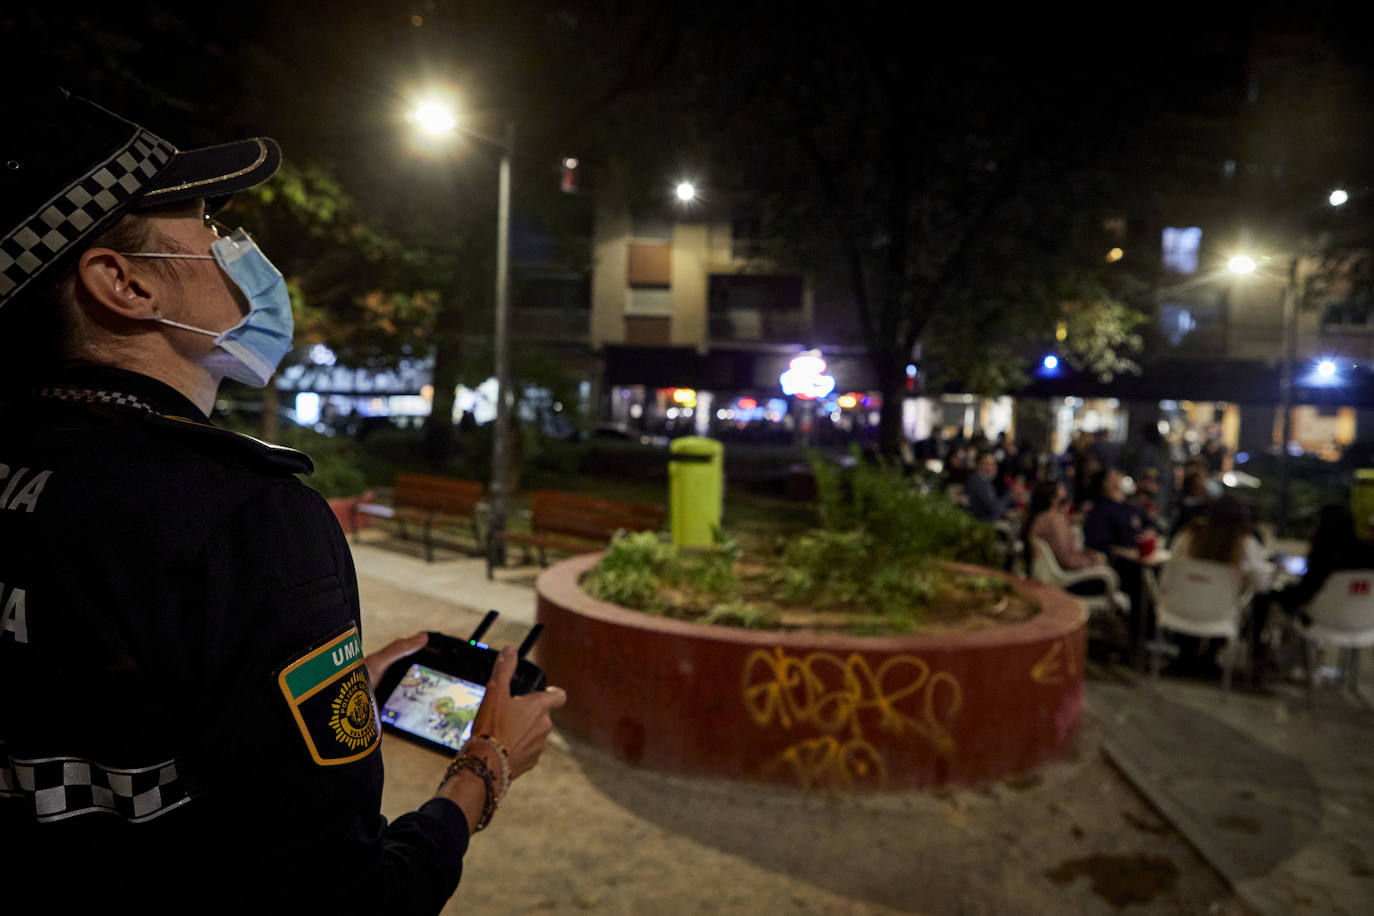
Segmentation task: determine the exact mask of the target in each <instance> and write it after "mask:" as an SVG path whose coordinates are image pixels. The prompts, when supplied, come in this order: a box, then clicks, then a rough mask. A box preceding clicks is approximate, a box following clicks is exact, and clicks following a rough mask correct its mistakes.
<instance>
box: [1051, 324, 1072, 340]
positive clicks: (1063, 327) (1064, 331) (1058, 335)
mask: <svg viewBox="0 0 1374 916" xmlns="http://www.w3.org/2000/svg"><path fill="white" fill-rule="evenodd" d="M1068 337H1069V325H1068V323H1067V322H1064V321H1061V322H1059V324H1058V325H1057V326H1056V327H1055V329H1054V339H1055V340H1067V339H1068Z"/></svg>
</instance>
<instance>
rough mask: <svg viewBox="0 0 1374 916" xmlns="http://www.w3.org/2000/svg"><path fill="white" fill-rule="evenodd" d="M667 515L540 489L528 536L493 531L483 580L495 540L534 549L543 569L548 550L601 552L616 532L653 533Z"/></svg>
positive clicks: (634, 505)
mask: <svg viewBox="0 0 1374 916" xmlns="http://www.w3.org/2000/svg"><path fill="white" fill-rule="evenodd" d="M667 514H668V513H667V510H665V509H664V508H663V507H662V506H650V505H646V504H644V503H621V502H614V501H612V500H609V499H596V498H595V497H591V496H579V495H577V494H574V493H558V492H555V491H552V490H540V491H539V492H537V493H535V494H534V501H533V503H532V505H531V507H530V513H529V518H530V533H529V534H525V533H524V532H520V531H494V532H492V536H491V537H490V538H488V539H487V578H488V579H490V578H491V577H492V568H493V567H494V566H495V564H496V552H497V541H498V540H502V541H508V542H510V543H515V544H521V545H524V546H526V547H527V548H528V547H537V548H538V549H539V565H540V566H544V565H547V559H546V553H545V552H546V551H548V550H556V551H558V552H560V553H573V554H576V553H590V552H592V551H593V550H601V549H603V548H605V546H606V545H607V544H609V543H610V542H611V538H612V537H613V536H614V535H615V533H616V532H617V531H621V530H624V531H657V530H658V529H659V528H661V527H663V519H664V517H665V516H666V515H667Z"/></svg>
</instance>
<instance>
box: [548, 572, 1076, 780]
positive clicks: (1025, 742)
mask: <svg viewBox="0 0 1374 916" xmlns="http://www.w3.org/2000/svg"><path fill="white" fill-rule="evenodd" d="M602 556H603V554H600V553H596V554H588V555H585V556H580V557H575V558H573V559H570V560H565V561H563V562H561V563H557V564H555V565H553V566H551V567H549V568H548V569H546V570H545V571H544V572H543V573H542V574H541V575H540V576H539V579H538V582H537V584H536V591H537V593H538V612H537V613H538V619H539V622H540V623H542V624H544V625H545V626H546V627H547V628H548V632H547V633H546V634H545V636H544V638H543V640H542V641H541V643H540V649H539V659H540V664H541V665H542V666H543V668H544V670H545V671H546V672H547V673H548V677H549V682H550V683H552V684H558V685H559V686H561V687H564V688H566V689H567V691H568V702H567V705H566V706H564V707H563V708H562V709H561V710H559V711H558V712H557V714H556V719H557V721H558V726H559V728H560V729H562V730H564V731H565V732H567V733H568V734H570V735H572V736H573V737H575V738H578V739H580V740H582V741H585V742H587V743H589V744H592V745H593V746H595V747H599V748H601V749H603V750H607V751H610V752H612V753H614V754H616V755H617V756H619V757H620V758H621V759H623V760H626V761H628V762H630V763H634V764H641V765H643V766H645V767H649V768H652V769H656V770H665V771H669V772H673V773H679V774H683V775H689V776H705V777H715V778H721V779H731V780H741V781H752V782H761V783H772V784H777V785H790V786H797V787H799V788H803V789H813V788H826V789H835V790H840V791H850V792H882V791H902V790H906V789H914V788H924V787H928V786H937V785H941V784H944V783H950V782H953V783H962V784H976V783H980V782H984V781H987V780H993V779H1001V778H1004V777H1007V776H1010V775H1013V774H1016V773H1021V772H1025V771H1026V770H1030V769H1032V768H1034V767H1036V766H1038V765H1039V764H1041V763H1044V762H1045V761H1048V760H1050V759H1052V758H1054V757H1056V756H1058V755H1059V754H1060V753H1061V752H1063V751H1064V750H1065V749H1066V748H1067V746H1068V745H1069V744H1070V742H1071V741H1072V740H1073V738H1074V735H1075V734H1076V732H1077V729H1078V724H1079V720H1080V718H1081V716H1082V711H1083V662H1084V658H1085V655H1086V651H1087V629H1086V628H1087V620H1088V615H1087V611H1086V609H1085V608H1084V606H1083V604H1082V602H1080V601H1078V600H1077V599H1076V598H1074V597H1072V596H1071V595H1069V594H1067V593H1065V592H1063V591H1060V590H1058V589H1054V588H1049V587H1048V586H1044V585H1040V584H1038V583H1035V582H1031V581H1029V580H1026V579H1019V578H1014V577H1007V578H1008V579H1009V580H1010V581H1011V582H1012V583H1013V585H1014V586H1015V588H1016V589H1017V591H1019V592H1021V593H1022V594H1024V595H1026V596H1027V597H1029V598H1031V599H1033V600H1035V601H1038V602H1039V603H1040V606H1041V611H1040V613H1039V614H1037V615H1036V616H1035V617H1033V618H1031V619H1030V620H1028V621H1025V622H1023V623H1017V624H1009V625H1007V626H1002V627H996V628H993V629H989V630H984V631H981V632H976V633H960V634H954V635H943V636H898V637H860V636H830V635H824V636H822V635H809V634H805V633H780V632H767V631H758V630H742V629H737V628H733V627H718V626H702V625H700V624H693V623H687V622H684V621H680V620H668V619H663V618H659V617H654V616H651V615H649V614H643V613H640V612H638V611H631V610H627V609H626V608H622V607H619V606H617V605H613V604H607V603H606V602H604V601H598V600H596V599H595V598H592V597H591V596H589V595H587V594H586V593H585V592H583V591H582V589H581V588H580V587H579V585H578V580H579V578H580V577H581V576H582V574H583V573H584V572H586V571H587V570H588V569H590V568H591V567H592V566H594V565H595V564H596V563H597V562H598V561H599V560H600V559H601V557H602ZM966 569H968V570H969V571H976V572H979V573H982V574H985V575H1000V573H997V572H996V571H995V570H989V569H984V568H981V567H966Z"/></svg>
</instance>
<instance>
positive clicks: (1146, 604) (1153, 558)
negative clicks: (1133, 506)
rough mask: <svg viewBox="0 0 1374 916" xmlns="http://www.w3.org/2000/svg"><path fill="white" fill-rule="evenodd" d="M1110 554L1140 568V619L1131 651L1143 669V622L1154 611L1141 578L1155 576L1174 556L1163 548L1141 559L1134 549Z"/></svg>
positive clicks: (1112, 550)
mask: <svg viewBox="0 0 1374 916" xmlns="http://www.w3.org/2000/svg"><path fill="white" fill-rule="evenodd" d="M1111 552H1112V556H1114V557H1119V558H1120V559H1122V560H1126V561H1127V562H1130V563H1135V564H1137V565H1138V566H1140V567H1141V575H1142V579H1141V583H1140V589H1141V595H1140V619H1139V620H1138V621H1136V632H1135V646H1134V647H1133V651H1134V653H1135V656H1136V662H1137V663H1138V664H1139V665H1140V666H1141V668H1144V667H1145V663H1146V659H1145V656H1144V653H1142V652H1141V651H1140V650H1141V649H1142V648H1143V647H1144V645H1145V620H1146V618H1148V617H1149V616H1150V612H1151V611H1153V610H1154V607H1153V603H1152V601H1151V598H1150V589H1149V588H1148V587H1146V585H1145V582H1144V578H1143V577H1144V576H1153V575H1155V574H1156V570H1158V569H1159V568H1160V567H1161V566H1163V565H1164V564H1165V563H1168V562H1169V561H1170V560H1171V559H1173V556H1174V555H1173V553H1172V552H1171V551H1170V550H1168V549H1167V548H1164V547H1156V548H1155V549H1154V550H1152V551H1151V552H1150V555H1149V556H1148V557H1145V558H1143V559H1142V558H1141V556H1140V550H1139V549H1137V548H1135V547H1112V548H1111Z"/></svg>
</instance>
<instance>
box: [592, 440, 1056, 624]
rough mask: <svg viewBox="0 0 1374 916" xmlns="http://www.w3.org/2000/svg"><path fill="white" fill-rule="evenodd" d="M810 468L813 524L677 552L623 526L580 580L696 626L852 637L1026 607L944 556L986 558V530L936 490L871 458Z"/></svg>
mask: <svg viewBox="0 0 1374 916" xmlns="http://www.w3.org/2000/svg"><path fill="white" fill-rule="evenodd" d="M813 465H814V467H815V470H816V481H817V493H818V503H817V509H818V513H819V516H820V522H821V524H820V525H819V526H818V527H816V528H813V529H810V530H807V531H804V532H802V533H798V534H788V535H778V536H776V537H774V538H773V539H772V540H771V542H770V541H769V540H768V539H763V540H762V542H761V543H756V544H751V545H749V547H748V549H745V548H743V547H742V546H741V545H740V544H739V543H738V542H736V541H735V540H732V539H728V538H722V540H721V541H720V543H718V544H717V546H716V548H715V549H712V550H688V551H682V550H678V549H677V548H676V547H674V546H673V545H672V544H669V543H665V542H663V541H661V540H660V539H659V537H658V535H656V534H653V533H644V534H633V535H624V536H622V537H619V538H617V539H616V540H615V542H614V543H613V544H612V545H611V548H610V550H609V552H608V553H607V555H606V557H605V558H604V559H603V560H602V561H601V562H600V563H599V564H598V565H597V566H596V567H595V568H594V569H592V570H591V571H590V572H589V573H588V574H587V576H586V577H585V578H584V579H583V582H582V586H583V588H584V589H585V590H586V591H587V593H588V594H590V595H592V596H593V597H595V598H599V599H601V600H603V601H607V602H610V603H612V604H617V605H620V606H622V607H627V608H632V609H635V610H640V611H645V612H648V613H652V614H658V615H663V616H669V617H677V618H682V619H687V620H694V621H697V622H699V623H708V624H726V625H731V626H741V627H746V628H751V629H784V630H796V629H812V630H821V631H825V630H832V631H834V630H838V631H841V632H848V633H853V634H857V635H891V634H903V633H913V632H917V631H921V630H930V629H932V628H936V629H939V628H948V627H955V628H962V629H978V628H982V627H983V626H987V625H990V624H995V623H998V622H1002V621H1015V620H1024V619H1026V618H1027V617H1029V616H1031V615H1032V614H1034V613H1035V610H1036V608H1035V607H1034V605H1033V604H1032V603H1031V602H1029V601H1027V600H1025V599H1023V598H1020V597H1018V596H1017V595H1015V594H1014V593H1013V591H1012V589H1011V587H1010V585H1009V584H1008V583H1007V581H1006V580H1005V579H1004V578H1002V577H999V576H993V575H988V576H984V575H978V574H976V573H969V572H966V571H963V570H959V569H956V568H954V567H953V566H952V565H951V563H952V562H957V561H962V562H966V563H976V564H984V565H986V564H988V563H990V562H992V561H993V558H994V551H995V546H996V534H995V532H994V531H993V529H992V528H991V527H990V526H988V525H985V524H983V523H981V522H978V521H976V520H974V519H973V518H971V517H970V516H968V515H967V514H966V513H965V512H963V511H962V510H961V509H960V508H959V507H958V506H956V505H955V504H954V503H953V502H952V501H950V500H949V499H948V498H947V497H946V496H944V495H943V494H941V493H939V492H933V491H927V490H925V489H923V488H922V487H921V486H920V485H919V484H918V483H916V482H914V481H912V480H910V479H908V478H905V477H904V476H903V475H902V474H901V473H900V472H899V471H898V470H896V469H894V468H892V467H889V466H884V465H881V464H878V465H869V464H864V463H857V464H855V465H853V466H851V467H849V468H845V469H839V468H836V467H833V466H831V465H829V464H826V463H824V462H823V461H820V460H813Z"/></svg>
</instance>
